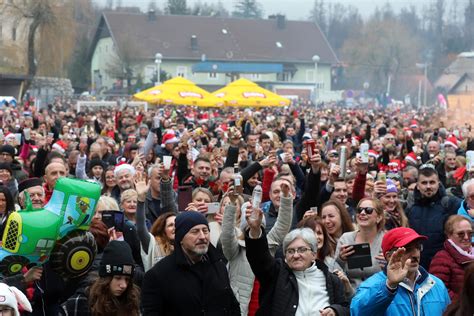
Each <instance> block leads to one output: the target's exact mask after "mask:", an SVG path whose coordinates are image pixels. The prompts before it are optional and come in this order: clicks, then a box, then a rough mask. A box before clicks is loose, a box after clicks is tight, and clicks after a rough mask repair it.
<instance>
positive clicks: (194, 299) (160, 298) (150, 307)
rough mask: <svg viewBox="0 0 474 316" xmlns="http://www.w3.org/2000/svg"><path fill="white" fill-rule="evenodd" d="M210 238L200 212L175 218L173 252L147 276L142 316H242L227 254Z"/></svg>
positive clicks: (206, 223)
mask: <svg viewBox="0 0 474 316" xmlns="http://www.w3.org/2000/svg"><path fill="white" fill-rule="evenodd" d="M209 238H210V237H209V224H208V222H207V220H206V218H205V217H204V215H202V214H201V213H198V212H194V211H189V212H183V213H181V214H179V215H178V216H177V217H176V220H175V240H174V244H175V246H174V249H175V250H174V252H173V253H172V254H171V255H169V256H168V257H165V258H164V259H162V260H161V261H159V262H158V263H157V264H156V265H155V266H154V267H153V268H151V269H150V270H149V271H148V272H147V273H146V275H145V279H144V282H143V286H142V306H143V315H145V316H147V315H164V316H166V315H173V316H179V315H210V316H213V315H215V316H218V315H219V316H220V315H234V316H238V315H240V307H239V303H238V302H237V300H236V299H235V296H234V293H233V291H232V289H231V287H230V282H229V277H228V273H227V269H226V266H225V263H224V261H223V260H224V256H223V255H222V253H220V252H218V251H217V250H216V248H214V246H212V244H210V242H209V240H210V239H209Z"/></svg>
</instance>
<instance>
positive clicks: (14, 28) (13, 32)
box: [12, 27, 16, 41]
mask: <svg viewBox="0 0 474 316" xmlns="http://www.w3.org/2000/svg"><path fill="white" fill-rule="evenodd" d="M12 41H16V27H13V28H12Z"/></svg>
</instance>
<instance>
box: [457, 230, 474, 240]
mask: <svg viewBox="0 0 474 316" xmlns="http://www.w3.org/2000/svg"><path fill="white" fill-rule="evenodd" d="M454 235H456V236H457V237H458V238H461V239H462V238H463V237H464V236H467V237H468V238H472V236H473V235H474V233H473V232H472V231H464V232H457V233H454Z"/></svg>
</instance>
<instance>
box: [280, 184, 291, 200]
mask: <svg viewBox="0 0 474 316" xmlns="http://www.w3.org/2000/svg"><path fill="white" fill-rule="evenodd" d="M280 189H281V194H282V195H283V196H284V197H289V196H290V185H289V183H287V182H286V181H282V182H281V185H280Z"/></svg>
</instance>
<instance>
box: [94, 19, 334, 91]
mask: <svg viewBox="0 0 474 316" xmlns="http://www.w3.org/2000/svg"><path fill="white" fill-rule="evenodd" d="M157 54H160V56H161V58H159V59H158V60H157V58H156V55H157ZM315 55H317V56H318V57H319V62H318V63H317V71H316V69H315V68H316V65H315V62H314V61H313V56H315ZM90 58H91V78H92V87H93V90H94V92H95V93H97V94H101V93H104V92H106V91H109V92H110V91H111V90H112V91H113V90H114V89H116V90H119V89H120V88H123V87H124V86H125V85H128V84H134V83H135V82H136V81H137V80H141V81H142V82H143V83H145V84H146V83H148V84H151V83H153V82H156V80H157V69H158V68H159V69H160V72H165V73H166V74H167V75H168V76H169V77H176V76H181V77H185V78H186V79H189V80H191V81H193V82H195V83H196V84H198V85H199V86H201V87H203V88H205V89H207V90H209V91H213V90H217V89H218V88H220V87H222V86H224V85H226V84H228V83H229V82H231V81H233V80H235V79H237V78H241V77H244V78H247V79H250V80H252V81H254V82H257V83H259V84H260V85H262V86H264V87H265V88H268V89H271V90H273V91H276V92H278V90H279V89H281V91H285V94H290V95H300V94H302V95H307V94H308V93H309V94H312V93H313V90H314V88H315V86H317V88H318V93H324V91H330V90H331V70H332V67H333V66H334V65H336V64H338V59H337V57H336V55H335V53H334V51H333V50H332V48H331V47H330V45H329V43H328V41H327V40H326V38H325V37H324V35H323V33H322V32H321V30H320V29H319V27H318V26H317V25H316V24H314V23H311V22H304V21H287V20H286V19H285V17H284V16H281V15H279V16H275V17H272V18H269V19H266V20H264V19H262V20H254V19H236V18H220V17H200V16H172V15H165V16H161V15H154V14H153V13H148V14H137V13H129V12H106V13H104V14H103V16H102V18H101V20H100V23H99V26H98V28H97V33H96V35H95V38H94V41H93V44H92V46H91V51H90ZM316 72H317V74H316ZM301 91H303V92H301Z"/></svg>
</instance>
